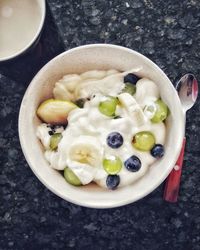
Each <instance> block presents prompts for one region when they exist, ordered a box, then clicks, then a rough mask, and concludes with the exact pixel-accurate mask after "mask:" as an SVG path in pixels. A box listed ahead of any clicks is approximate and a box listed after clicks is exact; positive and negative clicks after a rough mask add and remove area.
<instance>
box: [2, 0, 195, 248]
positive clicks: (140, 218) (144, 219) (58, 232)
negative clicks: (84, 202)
mask: <svg viewBox="0 0 200 250" xmlns="http://www.w3.org/2000/svg"><path fill="white" fill-rule="evenodd" d="M47 7H48V11H47V18H46V23H45V27H44V30H43V32H42V36H41V39H40V42H39V44H37V45H36V47H35V48H33V49H32V50H31V51H29V52H28V53H26V54H25V55H23V56H21V57H20V58H18V59H15V60H13V61H11V62H7V63H3V64H0V121H1V122H0V128H1V129H0V152H1V153H0V155H1V156H0V250H7V249H17V250H18V249H19V250H22V249H37V250H40V249H45V250H49V249H120V250H124V249H125V250H127V249H135V250H147V249H152V250H157V249H158V250H165V249H166V250H168V249H172V250H174V249H176V250H199V249H200V181H199V180H200V164H199V162H200V116H199V114H200V100H199V99H198V103H197V104H196V105H195V107H194V108H193V109H192V110H191V111H190V112H189V113H188V116H187V128H186V136H187V147H186V153H185V160H184V169H183V175H182V182H181V190H180V196H179V201H178V203H176V204H169V203H166V202H164V201H163V200H162V194H163V185H161V186H160V187H159V188H157V189H156V190H155V191H154V192H153V193H151V194H150V195H149V196H147V197H146V198H144V199H142V200H140V201H138V202H136V203H134V204H130V205H128V206H124V207H121V208H116V209H110V210H95V209H88V208H83V207H79V206H76V205H73V204H70V203H68V202H65V201H63V200H62V199H60V198H58V197H57V196H55V195H54V194H52V193H51V192H50V191H48V190H47V189H46V188H45V187H44V186H43V185H42V184H41V183H40V182H39V180H38V179H37V178H36V177H35V176H34V174H33V173H32V171H31V170H30V168H29V166H28V165H27V163H26V161H25V159H24V157H23V154H22V152H21V149H20V144H19V139H18V132H17V119H18V111H19V107H20V102H21V99H22V97H23V94H24V92H25V90H26V87H27V86H28V84H29V82H30V80H31V79H32V77H33V76H34V75H35V74H36V73H37V71H38V70H39V69H40V68H41V67H42V66H43V65H44V64H45V63H46V62H47V61H49V60H50V59H51V58H53V57H54V56H55V55H57V54H59V53H61V52H62V51H64V50H65V49H68V48H72V47H75V46H77V45H82V44H89V43H99V42H101V43H114V44H119V45H123V46H127V47H129V48H132V49H135V50H137V51H139V52H141V53H143V54H144V55H146V56H148V57H149V58H151V59H152V60H153V61H155V62H156V63H157V64H158V65H159V66H160V67H161V68H162V69H163V70H164V71H165V72H166V73H167V75H168V76H169V78H170V79H171V80H172V81H173V80H174V79H175V78H176V77H177V76H179V75H181V74H184V73H185V72H188V71H190V72H193V73H194V74H195V75H196V76H197V78H198V79H199V81H200V74H199V72H200V60H199V57H200V49H199V48H200V1H199V0H182V1H179V0H165V1H164V0H162V1H161V0H132V1H131V0H127V1H126V0H125V1H119V0H113V1H109V0H93V1H92V0H82V1H81V0H68V1H61V0H49V1H48V6H47Z"/></svg>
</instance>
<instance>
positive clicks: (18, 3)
mask: <svg viewBox="0 0 200 250" xmlns="http://www.w3.org/2000/svg"><path fill="white" fill-rule="evenodd" d="M45 14H46V5H45V0H1V1H0V62H3V61H6V60H9V59H13V58H15V57H17V56H19V55H21V54H22V53H24V52H25V51H27V50H28V49H29V48H30V47H31V46H32V45H33V44H34V43H35V42H36V41H37V39H38V38H39V35H40V33H41V30H42V27H43V24H44V20H45Z"/></svg>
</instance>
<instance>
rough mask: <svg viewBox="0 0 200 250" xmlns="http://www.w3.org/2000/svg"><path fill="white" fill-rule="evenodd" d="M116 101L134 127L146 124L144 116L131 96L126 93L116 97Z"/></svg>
mask: <svg viewBox="0 0 200 250" xmlns="http://www.w3.org/2000/svg"><path fill="white" fill-rule="evenodd" d="M118 99H119V101H120V103H121V104H122V107H124V108H125V109H126V111H127V112H128V113H129V115H130V116H131V117H132V119H133V121H134V122H135V125H136V126H141V125H143V124H144V123H145V122H146V118H145V115H144V113H143V111H142V109H141V108H140V106H139V105H138V103H137V102H136V100H135V98H134V97H133V96H131V95H130V94H128V93H122V94H120V95H118Z"/></svg>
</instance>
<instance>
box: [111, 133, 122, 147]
mask: <svg viewBox="0 0 200 250" xmlns="http://www.w3.org/2000/svg"><path fill="white" fill-rule="evenodd" d="M123 141H124V139H123V137H122V135H121V134H120V133H118V132H112V133H110V134H109V135H108V137H107V144H108V146H110V147H111V148H119V147H120V146H121V145H122V144H123Z"/></svg>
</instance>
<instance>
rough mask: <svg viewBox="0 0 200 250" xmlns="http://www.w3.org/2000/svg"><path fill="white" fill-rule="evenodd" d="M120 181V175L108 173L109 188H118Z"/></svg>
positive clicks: (107, 182) (107, 183)
mask: <svg viewBox="0 0 200 250" xmlns="http://www.w3.org/2000/svg"><path fill="white" fill-rule="evenodd" d="M119 183H120V177H119V175H116V174H115V175H108V176H107V179H106V185H107V187H108V188H109V189H112V190H113V189H116V188H117V186H118V185H119Z"/></svg>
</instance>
